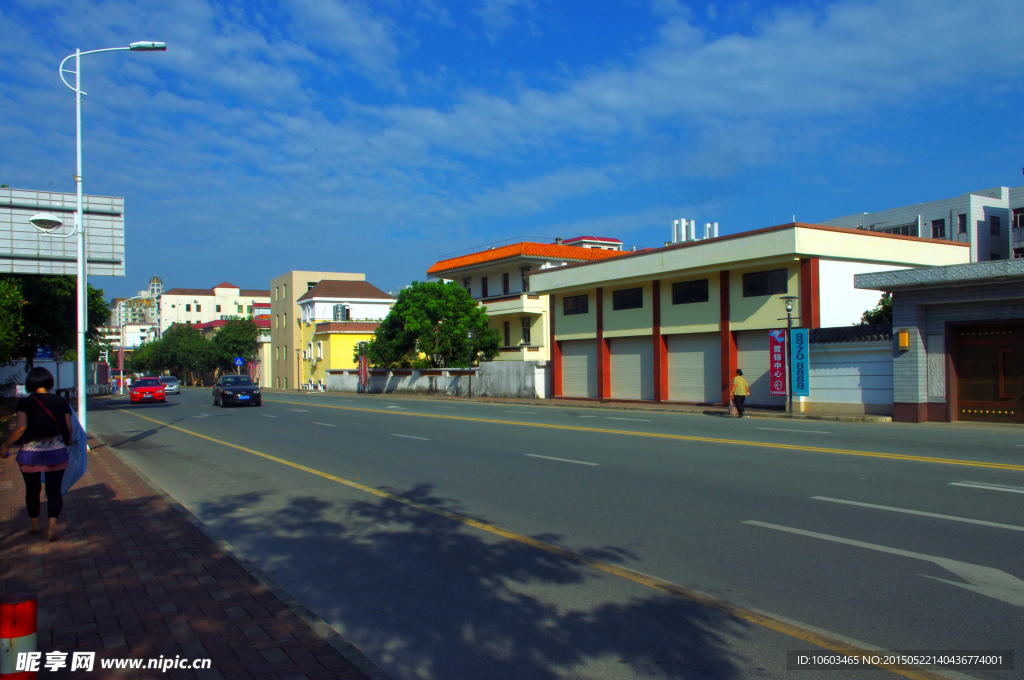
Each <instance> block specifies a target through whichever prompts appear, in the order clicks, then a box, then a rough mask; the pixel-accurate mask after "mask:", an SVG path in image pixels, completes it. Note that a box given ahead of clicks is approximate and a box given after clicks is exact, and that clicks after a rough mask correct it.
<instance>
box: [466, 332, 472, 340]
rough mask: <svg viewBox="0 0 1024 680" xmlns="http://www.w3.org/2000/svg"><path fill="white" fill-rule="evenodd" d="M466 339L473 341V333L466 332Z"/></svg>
mask: <svg viewBox="0 0 1024 680" xmlns="http://www.w3.org/2000/svg"><path fill="white" fill-rule="evenodd" d="M466 337H467V338H469V339H470V340H472V339H473V331H466Z"/></svg>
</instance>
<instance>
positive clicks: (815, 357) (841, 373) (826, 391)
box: [800, 340, 893, 415]
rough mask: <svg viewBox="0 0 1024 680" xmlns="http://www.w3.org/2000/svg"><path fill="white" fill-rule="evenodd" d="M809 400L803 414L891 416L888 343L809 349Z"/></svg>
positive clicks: (802, 405)
mask: <svg viewBox="0 0 1024 680" xmlns="http://www.w3.org/2000/svg"><path fill="white" fill-rule="evenodd" d="M810 354H811V357H810V358H811V367H810V368H811V371H810V387H811V390H810V391H811V395H810V397H805V398H803V399H800V410H801V411H804V412H805V413H814V412H824V411H827V412H830V413H850V414H869V415H892V399H893V398H892V342H891V341H888V340H887V341H885V342H852V343H839V344H812V345H811V346H810Z"/></svg>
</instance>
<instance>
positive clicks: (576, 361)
mask: <svg viewBox="0 0 1024 680" xmlns="http://www.w3.org/2000/svg"><path fill="white" fill-rule="evenodd" d="M562 396H563V397H594V398H596V397H597V341H596V340H565V341H563V342H562Z"/></svg>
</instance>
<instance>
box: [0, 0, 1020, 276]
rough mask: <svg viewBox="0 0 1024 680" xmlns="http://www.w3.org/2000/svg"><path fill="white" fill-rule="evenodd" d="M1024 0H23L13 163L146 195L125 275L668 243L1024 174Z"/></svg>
mask: <svg viewBox="0 0 1024 680" xmlns="http://www.w3.org/2000/svg"><path fill="white" fill-rule="evenodd" d="M1022 35H1024V12H1022V11H1021V6H1020V2H1019V0H972V1H971V2H963V1H962V0H956V1H952V2H951V1H947V0H920V1H919V0H905V1H901V2H892V3H887V2H857V1H839V2H818V1H813V0H812V1H810V2H801V3H754V2H729V3H706V2H676V1H674V0H646V1H642V0H622V1H620V2H600V1H592V2H589V3H579V2H572V3H568V2H556V1H554V0H550V1H546V0H467V1H466V2H461V3H452V4H446V3H442V2H440V1H439V0H377V1H376V2H360V1H356V0H278V1H248V2H209V1H208V0H175V1H174V2H167V1H166V0H152V1H151V0H145V1H139V2H124V1H121V2H113V1H107V2H102V1H94V0H61V1H60V2H57V1H56V0H35V1H27V0H5V2H3V3H2V4H0V182H2V183H7V184H10V185H11V186H13V187H16V188H26V189H41V190H56V191H68V192H72V191H74V183H73V181H72V177H71V176H72V174H73V172H74V139H75V138H74V132H75V130H74V97H73V94H72V93H71V91H70V90H67V89H66V88H65V87H64V85H63V84H62V83H61V82H60V80H59V79H58V77H57V72H56V68H57V64H58V63H59V62H60V60H61V59H62V58H63V57H64V56H65V55H66V54H68V53H70V52H73V51H74V49H75V48H76V47H80V48H82V49H94V48H99V47H110V46H117V45H124V44H127V43H128V42H131V41H134V40H143V39H154V40H163V41H166V42H167V44H168V51H167V52H166V53H153V54H145V53H142V54H140V53H114V54H105V55H95V56H91V57H87V58H86V59H85V60H83V62H84V66H83V69H82V70H83V89H84V90H85V91H86V92H88V93H89V96H88V97H87V98H86V102H85V106H84V114H83V116H84V129H85V131H84V138H85V147H84V148H85V152H84V153H85V155H84V158H85V169H84V176H85V184H84V186H85V190H86V192H87V193H92V194H102V195H114V196H123V197H125V201H126V216H125V222H126V232H127V244H128V253H127V259H128V267H127V272H128V276H127V277H126V278H124V279H112V278H97V279H95V280H94V281H93V283H94V284H97V285H101V286H103V287H104V288H105V289H106V291H107V293H108V295H112V294H117V295H123V294H130V293H133V292H134V291H136V290H139V289H141V288H142V287H143V286H144V284H145V283H146V281H148V279H149V277H150V276H152V275H153V274H154V273H155V274H158V275H160V276H161V277H162V278H163V280H164V282H165V284H166V285H167V286H181V287H208V286H213V285H214V284H217V283H219V282H220V281H223V280H228V281H231V282H232V283H235V284H237V285H239V286H242V287H243V288H250V287H251V288H266V287H268V286H269V280H270V278H271V277H273V276H276V275H278V274H281V273H284V272H286V271H288V270H291V269H312V270H329V271H356V272H365V273H366V275H367V278H368V280H370V281H371V282H372V283H374V284H376V285H377V286H378V287H380V288H383V289H385V290H389V289H390V290H398V289H399V288H400V287H401V286H402V285H405V284H407V283H408V282H409V281H411V280H413V279H419V280H423V279H424V278H425V276H426V274H425V272H426V269H427V267H429V266H430V265H431V264H432V263H433V262H434V261H436V259H437V257H438V256H439V255H440V254H442V253H446V252H450V251H454V250H459V249H462V248H467V247H471V246H474V245H480V244H484V243H488V242H491V241H495V240H499V239H505V238H510V237H513V236H517V235H531V236H548V237H553V236H563V237H571V236H574V235H578V234H595V235H602V236H614V237H618V238H621V239H622V240H623V241H625V242H626V243H627V244H630V245H637V246H640V247H644V246H657V245H661V244H662V243H663V242H664V241H666V240H667V239H668V238H669V235H670V224H671V220H672V219H674V218H679V217H684V216H685V217H689V218H693V219H696V220H697V221H698V223H699V224H703V223H704V222H706V221H718V222H719V223H721V229H722V231H723V233H733V232H737V231H745V230H748V229H753V228H757V227H763V226H768V225H771V224H778V223H782V222H788V221H789V220H790V219H791V216H792V215H794V214H795V215H796V217H797V219H798V220H800V221H808V222H813V221H818V220H825V219H828V218H831V217H837V216H840V215H846V214H850V213H854V212H862V211H871V210H879V209H884V208H887V207H893V206H896V205H902V204H906V203H913V202H918V201H925V200H931V199H935V198H942V197H946V196H953V195H957V194H960V193H963V192H965V191H969V190H975V189H982V188H988V187H993V186H999V185H1004V186H1019V185H1020V184H1024V178H1022V176H1021V169H1022V166H1024V126H1022V124H1021V123H1022V117H1024V116H1022V112H1024V78H1021V76H1020V74H1021V73H1022V72H1024V71H1022V66H1024V47H1022V42H1021V36H1022Z"/></svg>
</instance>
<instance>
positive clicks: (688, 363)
mask: <svg viewBox="0 0 1024 680" xmlns="http://www.w3.org/2000/svg"><path fill="white" fill-rule="evenodd" d="M666 345H667V346H668V398H669V400H670V401H690V402H721V401H722V338H721V335H720V334H718V333H700V334H695V335H670V336H668V337H667V338H666Z"/></svg>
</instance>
